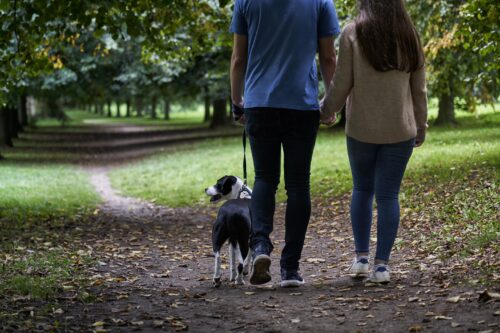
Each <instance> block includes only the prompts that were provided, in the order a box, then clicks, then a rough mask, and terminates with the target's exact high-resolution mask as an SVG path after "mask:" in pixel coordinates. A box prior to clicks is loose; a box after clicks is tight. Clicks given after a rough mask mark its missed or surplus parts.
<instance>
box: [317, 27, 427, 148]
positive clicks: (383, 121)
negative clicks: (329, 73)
mask: <svg viewBox="0 0 500 333" xmlns="http://www.w3.org/2000/svg"><path fill="white" fill-rule="evenodd" d="M346 100H347V112H346V115H347V124H346V134H347V135H348V136H350V137H352V138H354V139H356V140H358V141H362V142H367V143H377V144H385V143H396V142H401V141H406V140H409V139H411V138H414V137H415V136H416V134H417V129H419V130H425V128H426V127H427V92H426V84H425V71H424V68H422V69H419V70H417V71H416V72H413V73H406V72H403V71H398V70H392V71H388V72H379V71H376V70H375V69H374V68H373V67H372V66H371V65H370V63H369V62H368V61H367V60H366V58H365V57H364V55H363V53H362V50H361V45H359V43H358V41H357V39H356V28H355V25H354V23H350V24H348V25H347V26H346V27H345V28H344V30H343V31H342V34H341V35H340V51H339V59H338V64H337V70H336V72H335V75H334V77H333V79H332V83H331V85H330V88H329V90H328V93H327V94H326V96H325V99H324V101H323V106H322V112H323V113H324V114H325V116H326V117H327V116H329V115H333V113H334V112H339V111H340V110H341V109H342V107H343V106H344V104H345V103H346Z"/></svg>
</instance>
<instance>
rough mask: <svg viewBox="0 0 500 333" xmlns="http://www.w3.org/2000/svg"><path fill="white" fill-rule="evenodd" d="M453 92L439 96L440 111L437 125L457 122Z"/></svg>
mask: <svg viewBox="0 0 500 333" xmlns="http://www.w3.org/2000/svg"><path fill="white" fill-rule="evenodd" d="M453 102H454V98H453V93H443V94H441V96H439V111H438V117H437V119H436V122H435V124H436V125H446V124H456V120H455V104H454V103H453Z"/></svg>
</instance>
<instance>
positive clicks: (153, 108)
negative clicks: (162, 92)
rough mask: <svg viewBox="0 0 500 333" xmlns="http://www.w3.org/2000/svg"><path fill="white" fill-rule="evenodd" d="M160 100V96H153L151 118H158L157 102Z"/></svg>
mask: <svg viewBox="0 0 500 333" xmlns="http://www.w3.org/2000/svg"><path fill="white" fill-rule="evenodd" d="M157 102H158V97H156V96H153V98H152V99H151V118H153V119H156V104H157Z"/></svg>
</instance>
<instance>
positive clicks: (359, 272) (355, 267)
mask: <svg viewBox="0 0 500 333" xmlns="http://www.w3.org/2000/svg"><path fill="white" fill-rule="evenodd" d="M368 260H369V258H368V257H365V256H361V257H356V258H354V261H353V262H352V265H351V268H349V272H351V273H352V274H354V275H356V276H366V275H368V272H369V270H370V264H369V262H368Z"/></svg>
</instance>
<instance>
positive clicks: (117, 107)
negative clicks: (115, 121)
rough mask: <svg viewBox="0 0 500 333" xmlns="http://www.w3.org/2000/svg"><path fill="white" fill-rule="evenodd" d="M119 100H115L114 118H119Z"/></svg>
mask: <svg viewBox="0 0 500 333" xmlns="http://www.w3.org/2000/svg"><path fill="white" fill-rule="evenodd" d="M120 117H121V115H120V102H119V101H116V118H120Z"/></svg>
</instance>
